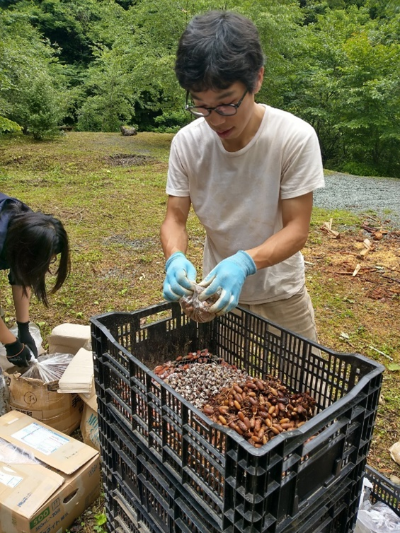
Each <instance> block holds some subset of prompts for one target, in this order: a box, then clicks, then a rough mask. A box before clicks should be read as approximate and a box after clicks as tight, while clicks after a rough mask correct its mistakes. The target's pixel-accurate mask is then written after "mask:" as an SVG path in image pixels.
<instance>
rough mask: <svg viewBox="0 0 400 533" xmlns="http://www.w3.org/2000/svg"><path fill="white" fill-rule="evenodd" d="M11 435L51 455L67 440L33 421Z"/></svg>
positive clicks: (67, 440)
mask: <svg viewBox="0 0 400 533" xmlns="http://www.w3.org/2000/svg"><path fill="white" fill-rule="evenodd" d="M12 437H14V439H17V440H19V441H21V442H23V443H24V444H27V445H28V446H31V448H33V449H34V450H37V451H38V452H41V453H44V454H45V455H51V454H52V453H53V452H55V451H57V450H58V448H61V446H64V444H67V443H68V442H69V439H67V438H66V437H63V436H62V435H59V434H58V433H54V431H51V430H50V429H47V428H44V427H42V426H40V425H39V424H36V423H35V422H33V423H32V424H29V426H26V427H24V428H23V429H21V430H20V431H17V432H16V433H14V434H13V435H12Z"/></svg>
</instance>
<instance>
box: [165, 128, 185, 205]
mask: <svg viewBox="0 0 400 533" xmlns="http://www.w3.org/2000/svg"><path fill="white" fill-rule="evenodd" d="M166 192H167V194H169V195H170V196H181V197H185V196H190V193H189V178H188V175H187V172H186V169H185V166H184V165H183V163H182V159H181V157H180V156H179V141H178V139H177V137H176V136H175V137H174V138H173V139H172V143H171V150H170V154H169V162H168V177H167V187H166Z"/></svg>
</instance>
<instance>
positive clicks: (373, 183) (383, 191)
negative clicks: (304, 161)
mask: <svg viewBox="0 0 400 533" xmlns="http://www.w3.org/2000/svg"><path fill="white" fill-rule="evenodd" d="M314 205H315V207H321V208H324V209H343V210H346V211H352V212H355V213H366V212H371V211H373V213H374V214H376V215H377V216H378V217H379V218H380V219H381V220H382V221H384V220H385V221H389V220H390V225H391V226H392V227H393V228H394V229H398V228H400V179H396V178H370V177H360V176H352V175H350V174H342V173H339V172H338V173H335V174H329V175H328V176H325V188H324V189H318V190H316V191H314Z"/></svg>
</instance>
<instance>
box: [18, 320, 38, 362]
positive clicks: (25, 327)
mask: <svg viewBox="0 0 400 533" xmlns="http://www.w3.org/2000/svg"><path fill="white" fill-rule="evenodd" d="M17 324H18V338H19V340H20V341H21V342H23V343H24V344H26V345H27V346H29V348H30V349H31V351H32V353H33V355H34V356H35V357H37V355H38V351H37V348H36V344H35V341H34V340H33V337H32V335H31V334H30V331H29V322H17Z"/></svg>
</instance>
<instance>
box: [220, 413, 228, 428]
mask: <svg viewBox="0 0 400 533" xmlns="http://www.w3.org/2000/svg"><path fill="white" fill-rule="evenodd" d="M218 419H219V421H220V422H221V423H222V424H223V425H224V426H226V425H227V422H226V418H225V417H223V416H222V415H219V417H218Z"/></svg>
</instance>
